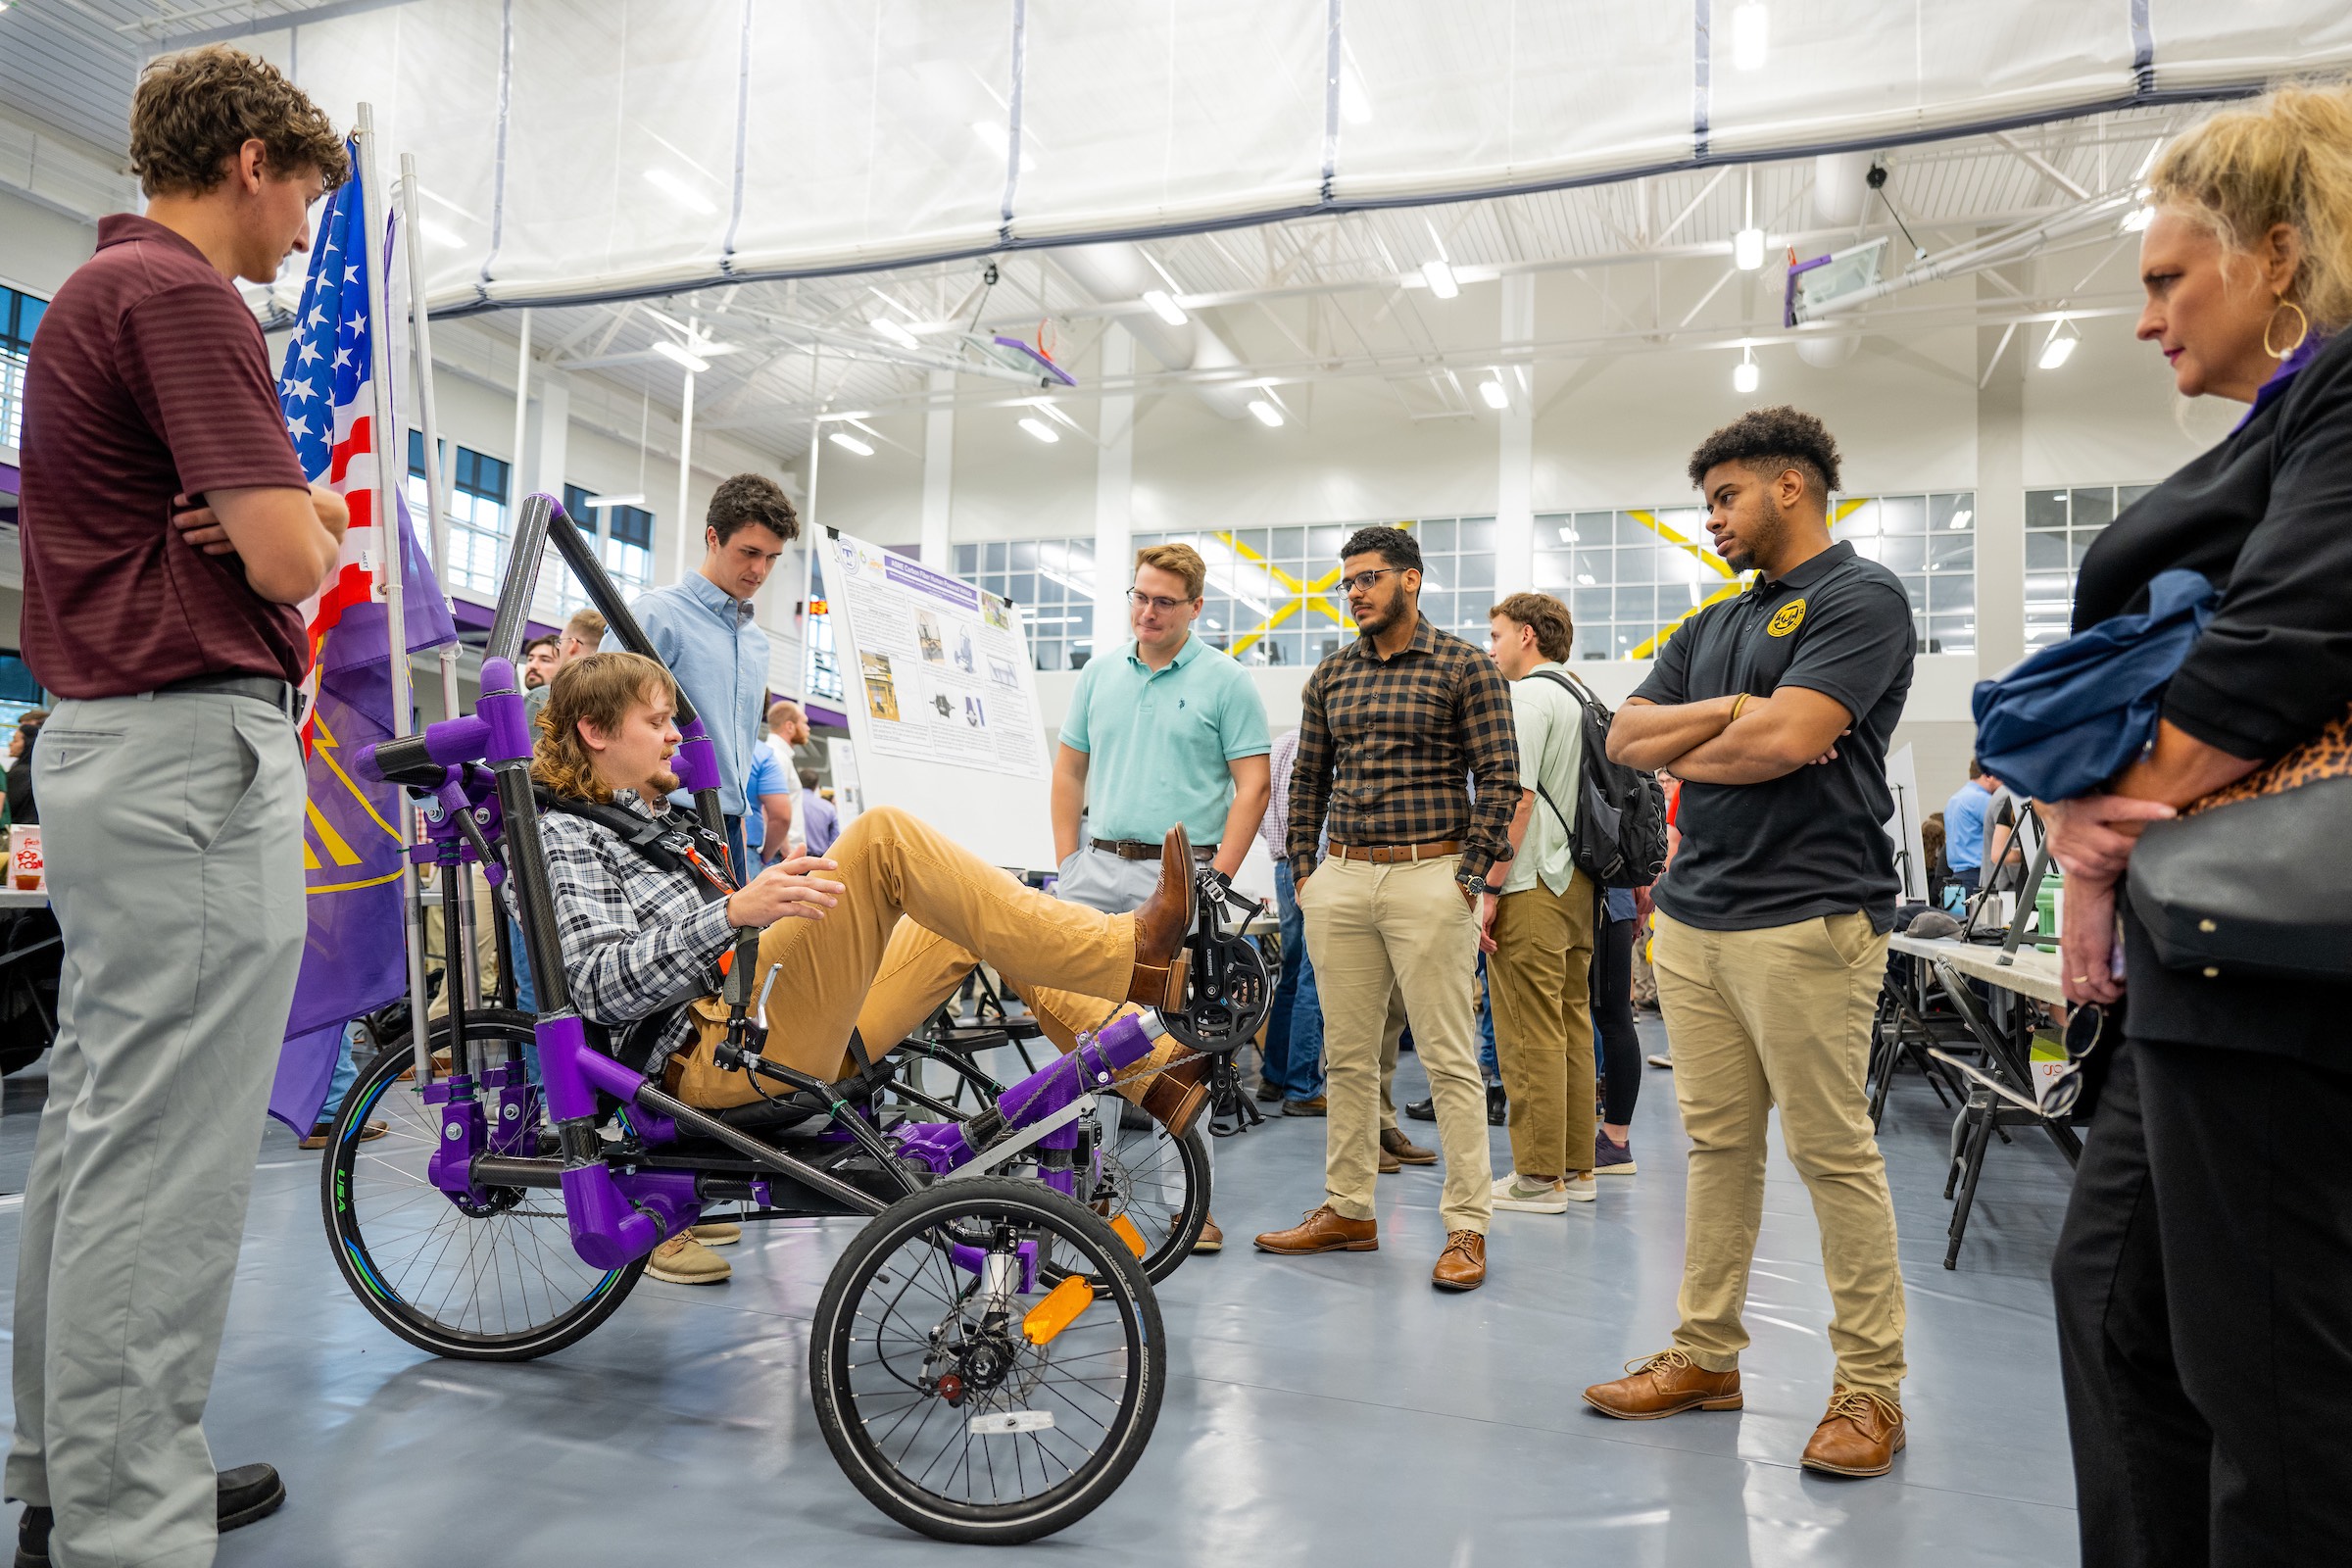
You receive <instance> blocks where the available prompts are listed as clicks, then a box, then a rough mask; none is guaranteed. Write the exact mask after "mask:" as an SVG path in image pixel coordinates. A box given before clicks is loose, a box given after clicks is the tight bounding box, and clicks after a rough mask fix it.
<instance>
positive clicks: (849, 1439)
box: [809, 1177, 1167, 1544]
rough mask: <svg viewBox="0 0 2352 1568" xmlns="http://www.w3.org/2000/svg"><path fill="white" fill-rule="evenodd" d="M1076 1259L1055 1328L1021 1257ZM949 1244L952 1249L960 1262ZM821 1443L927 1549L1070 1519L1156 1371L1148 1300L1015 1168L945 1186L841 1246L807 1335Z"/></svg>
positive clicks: (1141, 1409) (1148, 1422) (1160, 1361)
mask: <svg viewBox="0 0 2352 1568" xmlns="http://www.w3.org/2000/svg"><path fill="white" fill-rule="evenodd" d="M1029 1248H1033V1249H1034V1255H1035V1256H1036V1257H1037V1258H1038V1259H1040V1260H1042V1257H1043V1255H1044V1254H1045V1253H1046V1252H1047V1251H1048V1250H1049V1249H1050V1250H1053V1251H1054V1252H1055V1253H1056V1254H1058V1255H1062V1256H1065V1257H1075V1258H1077V1259H1079V1260H1082V1262H1083V1265H1084V1272H1085V1274H1086V1275H1087V1276H1088V1277H1089V1279H1090V1280H1091V1281H1092V1282H1093V1283H1094V1286H1095V1288H1094V1290H1093V1292H1092V1293H1091V1294H1090V1293H1089V1292H1088V1291H1087V1290H1086V1289H1085V1288H1084V1285H1085V1283H1086V1282H1085V1281H1079V1282H1071V1283H1073V1284H1075V1285H1077V1286H1078V1289H1077V1297H1076V1300H1075V1301H1072V1300H1070V1299H1068V1298H1067V1297H1066V1296H1064V1297H1062V1298H1061V1299H1060V1300H1059V1301H1058V1303H1055V1304H1059V1305H1062V1306H1064V1307H1074V1308H1075V1315H1074V1316H1073V1317H1071V1318H1070V1320H1069V1321H1068V1323H1067V1326H1065V1327H1061V1328H1059V1329H1058V1331H1057V1332H1054V1333H1050V1334H1046V1335H1045V1336H1044V1343H1039V1339H1038V1335H1039V1332H1040V1328H1041V1323H1042V1319H1043V1318H1045V1317H1047V1316H1050V1315H1051V1310H1050V1307H1041V1303H1044V1302H1046V1300H1047V1298H1048V1297H1049V1295H1050V1294H1053V1293H1054V1291H1055V1290H1056V1287H1054V1285H1053V1283H1052V1281H1051V1278H1050V1271H1048V1270H1045V1269H1042V1268H1039V1269H1036V1270H1035V1271H1034V1274H1033V1275H1032V1274H1031V1272H1030V1270H1028V1269H1026V1268H1024V1266H1023V1250H1024V1249H1029ZM959 1253H960V1257H961V1261H958V1254H959ZM1166 1378H1167V1349H1166V1346H1165V1344H1164V1342H1163V1338H1162V1335H1161V1332H1160V1321H1159V1305H1158V1302H1157V1301H1156V1299H1154V1298H1153V1297H1152V1286H1151V1282H1150V1281H1148V1280H1147V1279H1146V1278H1145V1277H1144V1272H1143V1269H1142V1268H1141V1267H1140V1266H1139V1265H1138V1264H1137V1262H1136V1260H1135V1258H1134V1256H1133V1255H1132V1254H1131V1253H1130V1252H1129V1251H1128V1249H1127V1246H1126V1244H1125V1243H1124V1242H1122V1241H1120V1240H1119V1238H1118V1236H1117V1235H1116V1233H1114V1232H1113V1231H1112V1230H1111V1229H1110V1227H1109V1226H1108V1225H1107V1224H1106V1223H1104V1221H1103V1219H1102V1218H1101V1217H1100V1216H1098V1215H1096V1214H1093V1213H1090V1212H1089V1211H1087V1210H1086V1209H1085V1208H1082V1207H1080V1206H1079V1205H1078V1204H1077V1203H1075V1202H1073V1201H1070V1200H1069V1199H1067V1198H1064V1197H1063V1196H1062V1195H1061V1194H1059V1193H1057V1192H1054V1190H1053V1189H1052V1188H1050V1187H1047V1186H1046V1185H1045V1184H1044V1183H1042V1182H1038V1181H1034V1180H1030V1179H1027V1178H1021V1177H981V1178H978V1179H975V1180H971V1181H954V1182H943V1183H941V1184H940V1185H938V1186H936V1187H932V1188H928V1189H926V1190H925V1191H923V1192H919V1193H915V1194H913V1195H911V1196H909V1197H907V1198H904V1199H901V1200H900V1201H898V1202H896V1203H894V1204H892V1205H891V1206H890V1207H889V1208H887V1209H885V1210H884V1211H883V1212H882V1213H881V1214H879V1215H877V1216H875V1217H874V1219H873V1220H871V1221H870V1222H868V1224H867V1225H866V1227H865V1228H864V1229H863V1230H862V1231H860V1232H858V1236H857V1237H856V1239H855V1240H853V1241H852V1242H851V1243H850V1246H849V1248H848V1250H846V1251H845V1252H844V1253H843V1254H842V1257H841V1260H840V1262H839V1263H838V1264H837V1265H836V1266H835V1268H834V1271H833V1276H832V1278H831V1279H829V1280H828V1281H826V1283H825V1289H824V1294H823V1296H822V1297H821V1298H819V1299H818V1301H817V1307H816V1322H815V1325H814V1329H813V1332H812V1333H811V1335H810V1343H809V1385H810V1393H811V1394H812V1396H813V1397H814V1399H815V1404H816V1419H817V1427H818V1429H819V1430H820V1431H822V1432H823V1433H824V1436H825V1443H826V1446H829V1447H830V1448H831V1449H832V1450H833V1457H834V1458H835V1459H836V1460H838V1461H839V1462H840V1464H841V1467H842V1469H843V1470H844V1471H845V1472H846V1473H847V1474H848V1475H849V1478H850V1480H851V1482H852V1483H853V1484H854V1485H855V1486H856V1487H857V1488H858V1491H859V1492H861V1493H863V1494H864V1495H865V1496H866V1498H867V1500H868V1501H870V1502H872V1503H873V1504H874V1505H875V1506H876V1507H878V1508H880V1509H881V1510H882V1511H883V1512H884V1513H887V1514H889V1515H890V1516H891V1517H892V1518H894V1519H896V1520H898V1521H899V1522H900V1523H901V1524H904V1525H906V1526H907V1527H908V1528H909V1529H913V1530H917V1531H920V1532H921V1533H922V1534H924V1535H926V1536H930V1537H933V1538H934V1539H936V1540H940V1541H952V1542H957V1543H962V1544H1012V1543H1017V1542H1023V1541H1034V1540H1036V1539H1037V1538H1038V1537H1040V1536H1045V1535H1051V1534H1052V1533H1054V1531H1056V1530H1060V1529H1063V1528H1065V1527H1066V1526H1068V1525H1070V1524H1072V1523H1074V1522H1076V1521H1077V1520H1079V1519H1081V1518H1083V1517H1085V1516H1086V1515H1087V1514H1088V1513H1090V1512H1092V1511H1093V1510H1094V1509H1095V1508H1096V1507H1097V1506H1098V1505H1099V1504H1101V1502H1102V1501H1103V1498H1105V1497H1107V1496H1109V1495H1111V1493H1112V1492H1114V1491H1116V1490H1117V1489H1118V1486H1119V1483H1120V1482H1122V1481H1123V1480H1125V1479H1126V1477H1127V1474H1128V1472H1129V1471H1131V1470H1133V1469H1134V1468H1135V1463H1136V1461H1137V1460H1138V1459H1140V1458H1141V1457H1142V1456H1143V1451H1144V1447H1145V1446H1146V1445H1147V1444H1149V1443H1150V1442H1151V1438H1152V1425H1153V1423H1154V1422H1155V1421H1157V1419H1158V1416H1159V1403H1160V1398H1161V1395H1162V1392H1163V1389H1164V1386H1165V1383H1166Z"/></svg>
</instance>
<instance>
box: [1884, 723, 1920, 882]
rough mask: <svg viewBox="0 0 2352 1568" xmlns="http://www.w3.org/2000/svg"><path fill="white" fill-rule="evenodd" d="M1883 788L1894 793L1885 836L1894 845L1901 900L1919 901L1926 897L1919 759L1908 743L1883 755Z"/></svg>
mask: <svg viewBox="0 0 2352 1568" xmlns="http://www.w3.org/2000/svg"><path fill="white" fill-rule="evenodd" d="M1887 791H1888V793H1890V794H1892V795H1893V797H1894V814H1893V815H1892V816H1890V817H1888V818H1887V824H1886V825H1887V839H1888V840H1889V841H1890V842H1891V843H1892V845H1893V848H1894V858H1895V869H1896V870H1897V871H1899V872H1901V874H1902V879H1903V891H1902V901H1903V902H1904V903H1906V904H1922V903H1925V902H1926V901H1927V897H1928V857H1927V852H1926V849H1925V847H1924V844H1923V841H1922V840H1921V837H1920V823H1921V822H1922V821H1923V820H1925V818H1924V817H1923V816H1922V814H1921V812H1920V809H1919V762H1918V760H1917V759H1916V758H1915V757H1913V755H1912V752H1911V748H1910V747H1908V746H1905V747H1903V748H1901V749H1900V750H1899V751H1897V752H1896V753H1895V754H1894V755H1893V756H1891V757H1889V758H1887Z"/></svg>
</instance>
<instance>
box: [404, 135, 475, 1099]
mask: <svg viewBox="0 0 2352 1568" xmlns="http://www.w3.org/2000/svg"><path fill="white" fill-rule="evenodd" d="M422 212H423V203H422V191H421V188H420V187H419V185H418V184H417V155H416V154H415V153H402V154H401V155H400V241H401V245H402V246H403V248H404V249H406V250H407V252H408V257H409V299H408V306H409V321H410V327H411V331H410V334H409V347H410V350H411V352H412V353H413V354H414V355H415V356H416V360H417V365H416V372H415V375H414V377H413V379H414V380H415V382H416V386H417V426H418V439H419V440H420V441H421V443H422V444H423V447H424V454H423V456H424V504H425V508H426V510H427V511H428V512H429V513H430V514H431V515H430V516H429V517H428V518H427V520H426V529H427V532H426V537H427V539H429V540H430V541H431V548H432V552H433V573H434V575H435V576H436V577H438V578H439V579H440V583H441V593H442V596H443V602H444V607H445V608H447V609H448V610H449V611H450V612H451V614H452V617H453V618H454V617H455V614H456V609H457V607H456V606H455V605H452V604H449V603H448V594H449V584H450V575H449V479H448V471H449V470H448V468H447V466H445V465H444V464H443V463H442V461H441V417H440V414H439V412H438V410H437V406H436V405H435V403H434V399H433V326H432V315H431V313H430V312H429V311H428V310H426V308H425V303H424V224H423V221H422ZM435 652H436V653H437V654H438V655H439V663H440V666H441V716H442V717H443V718H455V717H457V716H458V703H459V692H458V644H457V642H456V641H455V640H454V639H453V640H452V641H449V642H446V643H443V644H442V645H441V646H440V647H439V648H438V649H437V650H435ZM416 899H417V925H418V929H419V930H421V929H422V928H423V904H424V888H423V886H422V885H421V884H418V885H417V887H416ZM445 903H446V901H445ZM455 907H456V909H457V911H458V922H459V924H458V929H457V930H455V931H452V930H450V929H449V926H448V924H447V922H446V921H444V923H443V926H442V933H441V945H442V946H443V947H444V948H446V949H448V950H449V951H448V953H447V954H445V955H444V956H443V958H442V969H443V973H444V974H445V975H458V976H462V977H463V978H464V979H465V980H466V982H468V983H469V984H471V985H472V986H473V987H474V990H472V991H471V992H468V993H467V995H468V996H477V995H479V994H480V985H481V982H480V977H479V976H478V975H476V974H475V973H474V967H475V959H474V937H473V930H472V924H471V922H472V919H473V901H472V900H471V899H470V898H467V899H461V900H457V901H455ZM421 967H422V965H421V963H420V964H419V969H420V970H421ZM446 983H447V981H446V980H445V981H444V984H446ZM412 1015H413V1016H414V1017H417V1018H421V1017H423V1016H424V1014H423V1012H422V1011H421V1010H420V1009H417V1008H415V1006H414V1004H413V1005H412ZM411 1033H412V1036H413V1037H414V1038H416V1039H419V1040H420V1039H422V1038H423V1035H422V1033H421V1032H419V1031H418V1030H412V1031H411ZM419 1082H421V1080H419Z"/></svg>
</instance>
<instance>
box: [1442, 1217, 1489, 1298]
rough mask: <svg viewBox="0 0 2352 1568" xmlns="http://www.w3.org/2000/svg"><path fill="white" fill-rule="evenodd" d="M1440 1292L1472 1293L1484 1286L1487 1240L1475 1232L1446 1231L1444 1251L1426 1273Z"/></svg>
mask: <svg viewBox="0 0 2352 1568" xmlns="http://www.w3.org/2000/svg"><path fill="white" fill-rule="evenodd" d="M1429 1283H1430V1284H1432V1285H1435V1286H1436V1287H1437V1288H1438V1289H1439V1290H1441V1291H1475V1290H1477V1289H1478V1288H1479V1287H1480V1286H1481V1285H1484V1284H1486V1283H1487V1239H1486V1238H1485V1237H1484V1236H1481V1235H1479V1234H1478V1232H1476V1231H1447V1232H1446V1250H1444V1251H1443V1252H1440V1253H1439V1254H1438V1266H1437V1267H1436V1268H1433V1269H1431V1270H1430V1271H1429Z"/></svg>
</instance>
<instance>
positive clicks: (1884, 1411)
mask: <svg viewBox="0 0 2352 1568" xmlns="http://www.w3.org/2000/svg"><path fill="white" fill-rule="evenodd" d="M1907 1441H1908V1439H1907V1438H1906V1437H1905V1436H1904V1432H1903V1407H1902V1406H1901V1405H1899V1404H1897V1403H1895V1402H1894V1401H1893V1400H1892V1399H1889V1398H1888V1397H1887V1396H1885V1395H1884V1394H1873V1393H1871V1392H1869V1391H1868V1390H1867V1389H1849V1388H1847V1387H1845V1386H1844V1385H1843V1384H1839V1385H1838V1388H1837V1390H1836V1392H1834V1393H1832V1394H1831V1396H1830V1409H1829V1413H1828V1414H1827V1415H1825V1416H1823V1417H1822V1418H1821V1425H1819V1426H1817V1427H1815V1428H1814V1429H1813V1441H1812V1442H1810V1443H1808V1444H1806V1445H1805V1456H1804V1458H1803V1459H1802V1460H1801V1461H1800V1462H1801V1463H1802V1464H1803V1465H1804V1467H1805V1468H1806V1469H1808V1470H1818V1471H1820V1472H1821V1473H1822V1474H1824V1475H1831V1476H1883V1475H1885V1474H1886V1473H1887V1471H1889V1470H1891V1469H1893V1468H1894V1456H1895V1455H1896V1454H1898V1453H1900V1452H1902V1451H1903V1445H1904V1443H1905V1442H1907Z"/></svg>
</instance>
